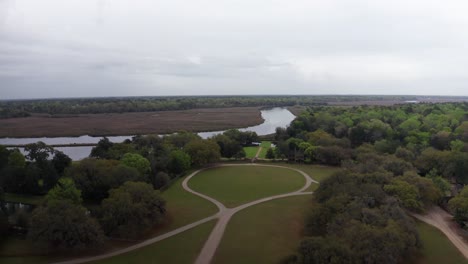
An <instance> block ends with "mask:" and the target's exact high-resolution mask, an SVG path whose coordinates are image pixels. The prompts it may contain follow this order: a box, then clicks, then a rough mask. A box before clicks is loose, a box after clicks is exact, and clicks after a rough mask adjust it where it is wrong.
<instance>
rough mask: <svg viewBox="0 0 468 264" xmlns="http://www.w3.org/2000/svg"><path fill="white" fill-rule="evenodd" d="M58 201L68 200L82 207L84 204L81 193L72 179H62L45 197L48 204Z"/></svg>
mask: <svg viewBox="0 0 468 264" xmlns="http://www.w3.org/2000/svg"><path fill="white" fill-rule="evenodd" d="M56 200H62V201H64V200H68V201H70V202H71V203H72V204H75V205H80V204H81V203H82V202H83V199H81V191H80V190H78V189H77V188H76V187H75V183H74V182H73V180H72V179H70V178H61V179H60V180H59V181H58V182H57V185H55V187H54V188H52V189H51V190H50V191H49V192H48V193H47V195H46V196H45V202H46V203H49V202H51V201H56Z"/></svg>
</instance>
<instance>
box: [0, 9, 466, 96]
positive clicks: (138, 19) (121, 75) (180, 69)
mask: <svg viewBox="0 0 468 264" xmlns="http://www.w3.org/2000/svg"><path fill="white" fill-rule="evenodd" d="M466 8H468V4H466V3H464V2H461V1H455V0H448V1H441V0H435V1H423V0H415V1H411V2H407V1H404V0H395V1H392V2H381V1H367V0H355V1H345V0H327V1H325V0H323V1H321V0H320V1H294V2H287V1H269V0H253V1H230V0H218V1H211V0H200V1H195V2H187V1H183V0H173V1H149V0H145V1H141V2H139V4H135V3H134V2H133V1H129V0H115V1H114V0H113V1H104V0H100V1H95V2H87V1H60V0H43V1H40V2H39V1H28V0H0V98H26V97H68V96H119V95H177V94H181V95H189V94H266V93H268V94H291V93H293V94H323V93H326V94H334V93H337V94H352V93H358V94H387V93H392V94H448V95H468V92H466V89H464V87H465V86H466V84H467V82H468V74H467V73H466V71H465V70H464V69H466V68H467V67H468V54H467V52H466V49H465V47H464V46H465V43H466V42H467V41H468V34H466V33H465V32H466V27H467V26H468V17H466V16H465V14H464V12H463V10H466Z"/></svg>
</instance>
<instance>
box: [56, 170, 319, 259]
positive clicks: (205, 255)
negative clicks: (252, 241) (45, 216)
mask: <svg viewBox="0 0 468 264" xmlns="http://www.w3.org/2000/svg"><path fill="white" fill-rule="evenodd" d="M229 166H263V167H276V168H284V169H289V170H293V171H296V172H299V173H300V174H301V175H302V176H303V177H304V178H305V180H306V183H305V185H304V186H303V187H302V188H300V189H299V190H297V191H294V192H290V193H285V194H279V195H274V196H270V197H265V198H261V199H258V200H255V201H252V202H249V203H246V204H243V205H240V206H238V207H235V208H226V207H225V206H224V204H222V203H221V202H219V201H218V200H216V199H214V198H212V197H210V196H208V195H205V194H202V193H199V192H197V191H194V190H192V189H190V187H189V186H188V182H189V180H190V179H191V178H193V177H194V176H195V175H197V174H198V173H200V172H202V171H204V170H207V169H210V168H215V167H229ZM210 168H205V169H200V170H197V171H195V172H193V173H192V174H190V175H189V176H187V177H186V178H185V179H184V181H183V182H182V187H183V188H184V190H186V191H188V192H190V193H192V194H194V195H197V196H200V197H202V198H204V199H206V200H208V201H210V202H212V203H214V204H215V205H216V206H217V207H218V210H219V211H218V212H217V213H216V214H214V215H212V216H209V217H206V218H203V219H201V220H198V221H196V222H193V223H191V224H188V225H185V226H182V227H179V228H177V229H174V230H172V231H170V232H167V233H164V234H162V235H159V236H156V237H154V238H151V239H148V240H145V241H143V242H140V243H138V244H135V245H133V246H130V247H127V248H124V249H120V250H116V251H113V252H110V253H106V254H102V255H98V256H93V257H85V258H79V259H73V260H68V261H62V262H56V263H55V264H78V263H85V262H91V261H98V260H102V259H106V258H110V257H114V256H118V255H121V254H124V253H127V252H130V251H133V250H136V249H139V248H142V247H145V246H148V245H150V244H153V243H155V242H158V241H161V240H163V239H166V238H169V237H171V236H174V235H177V234H179V233H182V232H184V231H187V230H189V229H192V228H194V227H196V226H199V225H201V224H203V223H206V222H208V221H211V220H214V219H219V220H218V222H217V223H216V226H215V227H214V228H213V231H212V232H211V234H210V236H209V237H208V240H207V241H206V242H205V245H204V246H203V248H202V250H201V252H200V254H199V255H198V257H197V259H196V261H195V263H196V264H202V263H210V262H211V259H212V258H213V256H214V254H215V252H216V249H217V248H218V245H219V243H220V242H221V239H222V237H223V234H224V230H225V229H226V226H227V224H228V222H229V220H230V219H231V217H232V216H233V215H234V214H235V213H237V212H239V211H241V210H243V209H245V208H247V207H250V206H253V205H256V204H259V203H263V202H267V201H271V200H274V199H279V198H284V197H289V196H296V195H309V194H312V192H304V191H305V190H306V189H307V188H309V186H310V185H311V184H312V183H318V182H317V181H315V180H313V179H312V178H311V177H310V176H309V175H308V174H307V173H305V172H303V171H301V170H299V169H295V168H290V167H286V166H279V165H267V164H222V165H217V166H214V167H210Z"/></svg>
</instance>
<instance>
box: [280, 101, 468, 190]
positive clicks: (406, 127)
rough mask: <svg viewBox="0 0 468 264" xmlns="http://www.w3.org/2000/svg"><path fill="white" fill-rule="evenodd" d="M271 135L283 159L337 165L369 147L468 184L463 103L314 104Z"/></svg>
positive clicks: (467, 109)
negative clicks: (346, 105)
mask: <svg viewBox="0 0 468 264" xmlns="http://www.w3.org/2000/svg"><path fill="white" fill-rule="evenodd" d="M275 136H276V140H277V141H278V148H277V150H276V152H277V156H278V157H280V158H284V159H285V158H288V159H292V160H297V159H306V160H310V161H312V162H317V163H321V164H326V165H341V164H342V163H343V162H344V161H352V162H356V157H357V155H356V153H357V152H358V151H360V150H363V149H370V150H372V151H375V152H376V153H379V154H381V155H382V157H384V158H385V159H399V160H401V161H404V163H402V164H401V165H400V166H403V168H404V167H408V166H411V167H414V168H415V169H416V170H417V172H418V173H419V174H420V175H422V176H425V175H428V174H431V173H432V174H436V175H440V176H442V177H443V178H444V179H446V180H448V181H450V182H454V183H460V184H466V183H468V175H467V174H466V173H465V172H466V171H467V170H468V104H467V103H445V104H406V105H398V106H357V107H313V108H310V109H309V110H308V111H306V112H304V113H302V114H301V115H299V116H298V117H297V118H296V119H295V120H294V121H293V122H292V123H291V125H290V126H289V127H288V128H287V129H281V128H279V129H277V131H276V135H275ZM389 162H390V161H389ZM393 167H394V170H395V173H400V172H397V171H401V170H402V168H397V167H395V166H393ZM400 174H401V173H400Z"/></svg>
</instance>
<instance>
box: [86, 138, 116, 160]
mask: <svg viewBox="0 0 468 264" xmlns="http://www.w3.org/2000/svg"><path fill="white" fill-rule="evenodd" d="M113 145H114V143H112V142H111V141H110V140H109V139H108V138H107V137H103V138H102V139H101V140H99V142H98V144H97V145H96V146H95V147H94V148H93V149H92V150H91V154H90V155H89V156H90V157H94V158H100V159H107V158H109V153H108V151H109V149H110V148H111V147H112V146H113Z"/></svg>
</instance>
